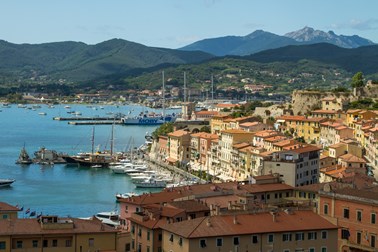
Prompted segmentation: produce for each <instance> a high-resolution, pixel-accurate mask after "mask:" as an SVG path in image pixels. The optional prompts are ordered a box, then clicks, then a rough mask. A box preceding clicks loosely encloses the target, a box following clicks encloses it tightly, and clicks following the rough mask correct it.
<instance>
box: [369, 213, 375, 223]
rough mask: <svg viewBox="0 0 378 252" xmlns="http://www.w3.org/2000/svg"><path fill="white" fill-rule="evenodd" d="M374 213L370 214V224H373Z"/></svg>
mask: <svg viewBox="0 0 378 252" xmlns="http://www.w3.org/2000/svg"><path fill="white" fill-rule="evenodd" d="M375 218H376V217H375V213H371V216H370V222H371V224H375V222H376V221H375Z"/></svg>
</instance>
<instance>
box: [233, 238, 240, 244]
mask: <svg viewBox="0 0 378 252" xmlns="http://www.w3.org/2000/svg"><path fill="white" fill-rule="evenodd" d="M239 243H240V241H239V236H235V237H234V245H239Z"/></svg>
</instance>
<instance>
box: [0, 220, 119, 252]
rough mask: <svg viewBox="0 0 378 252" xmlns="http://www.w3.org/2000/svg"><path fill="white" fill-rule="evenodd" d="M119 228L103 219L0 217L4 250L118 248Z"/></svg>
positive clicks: (113, 250)
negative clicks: (104, 222)
mask: <svg viewBox="0 0 378 252" xmlns="http://www.w3.org/2000/svg"><path fill="white" fill-rule="evenodd" d="M117 233H118V230H116V229H114V228H113V227H109V226H107V225H105V224H103V223H102V222H101V221H100V220H98V219H94V220H82V219H74V218H60V217H58V216H41V217H40V218H31V219H6V220H0V250H2V251H5V252H7V251H18V252H24V251H25V252H26V251H59V252H65V251H67V252H74V251H99V252H101V251H107V252H116V249H117Z"/></svg>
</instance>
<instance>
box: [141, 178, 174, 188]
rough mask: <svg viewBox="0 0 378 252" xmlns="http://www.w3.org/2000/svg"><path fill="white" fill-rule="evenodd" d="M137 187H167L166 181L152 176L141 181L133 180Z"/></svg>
mask: <svg viewBox="0 0 378 252" xmlns="http://www.w3.org/2000/svg"><path fill="white" fill-rule="evenodd" d="M134 184H135V186H136V187H137V188H165V187H167V182H166V181H162V180H156V179H154V178H149V179H146V180H144V181H141V182H134Z"/></svg>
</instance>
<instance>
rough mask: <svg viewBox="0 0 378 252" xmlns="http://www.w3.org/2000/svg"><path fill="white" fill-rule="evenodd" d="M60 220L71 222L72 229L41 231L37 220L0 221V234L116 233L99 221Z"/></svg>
mask: <svg viewBox="0 0 378 252" xmlns="http://www.w3.org/2000/svg"><path fill="white" fill-rule="evenodd" d="M61 220H67V221H71V220H72V221H73V223H74V225H73V228H67V229H43V228H41V223H39V222H38V219H14V220H11V221H9V220H0V234H2V235H26V234H30V235H31V234H71V233H117V232H118V231H117V230H115V229H114V228H112V227H109V226H107V225H104V224H103V223H102V222H101V221H100V220H98V219H95V218H94V219H93V220H82V219H75V218H61Z"/></svg>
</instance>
